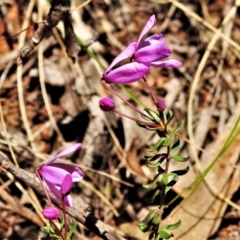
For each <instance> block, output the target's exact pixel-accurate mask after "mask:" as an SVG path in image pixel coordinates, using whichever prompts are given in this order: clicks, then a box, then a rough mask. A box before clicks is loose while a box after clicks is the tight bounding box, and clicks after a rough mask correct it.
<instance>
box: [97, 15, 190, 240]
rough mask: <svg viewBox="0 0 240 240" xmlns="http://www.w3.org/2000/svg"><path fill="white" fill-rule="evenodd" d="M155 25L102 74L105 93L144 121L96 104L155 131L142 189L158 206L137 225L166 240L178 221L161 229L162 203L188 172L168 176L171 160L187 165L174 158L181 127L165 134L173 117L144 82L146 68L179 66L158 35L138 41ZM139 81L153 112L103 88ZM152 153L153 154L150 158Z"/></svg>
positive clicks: (107, 101) (104, 102) (108, 102)
mask: <svg viewBox="0 0 240 240" xmlns="http://www.w3.org/2000/svg"><path fill="white" fill-rule="evenodd" d="M155 24H156V18H155V16H154V15H152V16H151V17H150V19H149V20H148V22H147V24H146V25H145V27H144V28H143V30H142V32H141V33H140V36H139V38H138V41H137V42H132V43H130V44H129V45H128V47H127V48H126V49H125V50H124V51H123V52H122V53H120V54H119V55H118V56H117V57H116V58H115V59H114V60H113V62H112V63H111V64H110V66H109V67H108V68H107V69H106V70H105V72H104V73H103V76H102V79H101V83H102V85H103V86H104V87H105V88H106V89H108V90H110V91H111V92H112V93H113V94H114V95H116V96H117V97H119V98H120V99H121V100H123V101H124V102H125V103H126V104H127V105H128V106H130V107H131V108H132V109H133V110H135V111H136V112H137V113H139V114H140V116H141V117H142V118H143V119H144V120H142V119H136V118H133V117H131V116H128V115H126V114H124V113H121V112H119V111H118V110H117V108H116V106H115V103H114V101H113V99H111V98H102V99H101V100H100V101H99V106H100V108H101V109H102V110H103V111H114V112H116V113H118V114H120V115H121V116H123V117H127V118H129V119H131V120H133V121H135V122H136V123H137V124H138V125H139V126H140V127H143V128H145V129H146V130H150V131H156V133H157V135H158V136H159V140H158V141H157V143H156V144H155V145H154V146H153V147H151V148H150V149H149V150H148V152H149V153H150V155H149V156H145V160H146V164H147V166H148V167H149V168H151V169H156V170H155V173H156V172H157V173H156V175H155V177H154V178H153V180H152V181H151V182H150V183H148V184H145V185H143V187H145V188H147V189H152V188H156V189H155V191H154V194H153V196H152V197H150V198H148V199H146V201H147V202H149V203H153V202H154V201H156V199H157V197H158V196H160V198H159V206H158V208H157V209H152V210H151V211H149V213H148V214H147V216H146V217H145V218H144V219H143V220H142V221H141V222H140V223H139V224H138V226H139V228H140V229H141V230H142V231H143V232H150V234H149V238H148V239H149V240H159V239H169V238H171V237H173V236H174V235H173V233H169V230H174V229H176V228H178V227H179V226H180V225H181V220H179V221H178V222H176V223H173V224H168V225H162V216H163V212H164V210H165V209H166V208H167V207H168V204H167V203H166V202H165V201H166V194H167V193H168V192H169V191H170V190H171V188H172V187H173V186H174V185H175V184H176V183H177V181H178V179H179V176H181V175H184V174H186V173H187V172H188V170H189V167H187V168H185V169H180V170H175V171H171V172H169V165H170V162H171V161H172V160H174V161H179V162H185V161H187V158H184V157H182V156H179V155H177V154H176V151H177V150H178V148H179V146H180V141H179V138H178V136H177V135H178V132H179V131H180V130H181V128H182V127H183V122H182V123H181V124H179V125H178V126H177V127H176V128H174V129H173V130H169V127H168V126H169V123H170V122H171V121H172V119H173V117H174V113H173V111H171V110H168V109H166V106H165V102H164V100H163V99H161V98H157V97H156V96H155V94H154V92H153V90H152V89H151V87H150V86H149V85H148V82H147V79H146V76H147V74H148V73H149V70H150V67H180V66H181V65H182V63H181V62H180V61H178V60H175V59H166V58H167V57H169V56H170V54H171V50H170V48H169V47H168V46H166V45H165V44H164V43H165V38H164V36H163V35H162V34H155V35H153V36H150V37H147V38H146V39H144V40H143V41H142V39H143V37H144V35H146V34H147V33H148V32H149V31H150V29H151V28H152V27H153V26H154V25H155ZM127 58H129V59H130V63H127V64H125V65H122V66H120V67H118V68H116V69H114V67H115V66H116V65H117V64H118V63H120V62H121V61H122V60H124V59H127ZM140 79H143V81H144V84H145V85H146V87H147V89H148V90H149V93H150V95H151V98H152V100H153V102H154V104H155V106H156V109H155V110H152V109H149V108H145V109H144V112H143V111H142V110H139V109H138V108H136V107H135V106H134V105H132V104H131V103H130V102H128V101H127V100H125V99H124V98H123V97H122V96H120V95H119V94H118V93H117V92H115V91H114V90H113V89H111V88H110V87H108V85H107V84H106V83H112V84H127V83H131V82H135V81H139V80H140ZM154 152H156V153H155V154H154ZM152 154H153V155H152Z"/></svg>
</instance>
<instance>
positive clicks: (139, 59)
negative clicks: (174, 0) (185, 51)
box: [102, 15, 182, 84]
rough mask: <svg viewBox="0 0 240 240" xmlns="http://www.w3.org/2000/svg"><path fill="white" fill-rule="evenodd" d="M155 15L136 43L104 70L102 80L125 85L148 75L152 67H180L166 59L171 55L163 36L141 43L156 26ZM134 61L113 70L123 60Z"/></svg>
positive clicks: (152, 37)
mask: <svg viewBox="0 0 240 240" xmlns="http://www.w3.org/2000/svg"><path fill="white" fill-rule="evenodd" d="M156 22H157V20H156V17H155V15H152V16H151V17H150V18H149V20H148V22H147V24H146V25H145V27H144V28H143V30H142V32H141V33H140V36H139V38H138V41H137V42H132V43H130V44H129V45H128V47H127V48H126V49H125V50H124V51H123V52H122V53H120V54H119V55H118V56H117V57H116V58H115V59H114V60H113V62H112V64H111V65H110V66H109V67H108V68H107V69H106V71H105V72H104V74H103V77H102V78H103V79H104V80H105V81H106V82H109V83H116V84H125V83H131V82H135V81H138V80H139V79H141V78H143V77H144V76H146V75H147V74H148V73H149V68H150V66H153V67H180V66H182V63H181V62H180V61H178V60H176V59H166V58H167V57H169V56H170V54H171V49H170V48H169V47H168V46H166V45H164V43H165V38H164V36H163V34H155V35H153V36H150V37H148V38H146V39H145V40H143V41H142V39H143V37H144V35H145V34H146V33H148V32H149V31H150V29H151V28H152V27H153V26H154V25H155V24H156ZM127 58H130V59H134V60H135V62H131V63H128V64H125V65H123V66H121V67H118V68H115V69H113V67H114V66H115V65H116V64H118V63H119V62H121V61H122V60H124V59H127Z"/></svg>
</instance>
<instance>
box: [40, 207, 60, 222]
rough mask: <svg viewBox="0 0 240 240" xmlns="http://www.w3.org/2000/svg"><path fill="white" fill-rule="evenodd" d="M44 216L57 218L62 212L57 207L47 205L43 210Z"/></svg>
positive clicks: (52, 218) (51, 218) (49, 218)
mask: <svg viewBox="0 0 240 240" xmlns="http://www.w3.org/2000/svg"><path fill="white" fill-rule="evenodd" d="M42 214H43V216H44V217H45V218H46V219H48V220H56V219H58V218H59V216H60V212H59V210H58V209H57V208H55V207H47V208H45V209H43V211H42Z"/></svg>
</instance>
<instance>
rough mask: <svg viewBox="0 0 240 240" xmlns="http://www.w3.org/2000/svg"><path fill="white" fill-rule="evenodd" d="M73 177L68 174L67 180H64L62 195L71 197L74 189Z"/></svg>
mask: <svg viewBox="0 0 240 240" xmlns="http://www.w3.org/2000/svg"><path fill="white" fill-rule="evenodd" d="M72 185H73V182H72V176H71V175H70V174H67V175H66V176H65V178H64V179H63V182H62V185H61V194H62V196H64V197H65V196H67V195H69V193H70V191H71V189H72Z"/></svg>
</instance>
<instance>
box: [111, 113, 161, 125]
mask: <svg viewBox="0 0 240 240" xmlns="http://www.w3.org/2000/svg"><path fill="white" fill-rule="evenodd" d="M113 112H115V113H117V114H119V115H121V116H123V117H126V118H128V119H131V120H133V121H135V122H138V123H142V124H144V125H146V126H149V127H156V128H159V127H160V126H159V124H156V123H151V122H145V121H142V120H139V119H137V118H134V117H130V116H128V115H126V114H124V113H121V112H119V111H118V110H116V109H113Z"/></svg>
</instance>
